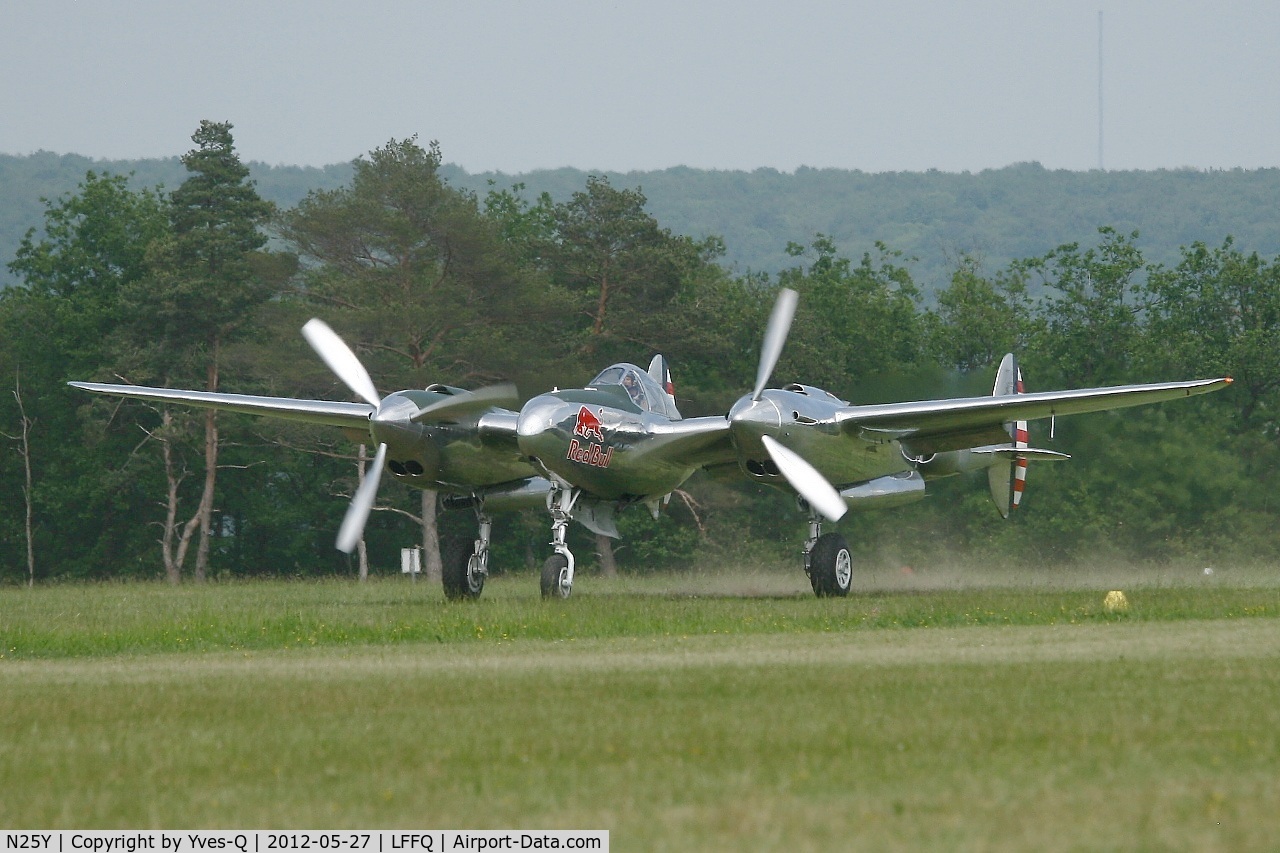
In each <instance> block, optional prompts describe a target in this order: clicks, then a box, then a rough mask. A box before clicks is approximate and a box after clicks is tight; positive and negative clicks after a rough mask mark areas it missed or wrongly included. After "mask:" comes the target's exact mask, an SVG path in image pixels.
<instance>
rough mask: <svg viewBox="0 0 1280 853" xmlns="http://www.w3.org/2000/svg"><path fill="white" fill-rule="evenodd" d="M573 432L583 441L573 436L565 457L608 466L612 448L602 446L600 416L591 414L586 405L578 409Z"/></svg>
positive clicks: (602, 432)
mask: <svg viewBox="0 0 1280 853" xmlns="http://www.w3.org/2000/svg"><path fill="white" fill-rule="evenodd" d="M573 434H574V435H576V436H578V437H579V438H582V439H583V441H578V439H577V438H575V439H572V440H571V441H570V442H569V451H568V453H566V454H565V458H566V459H569V460H571V461H573V462H579V463H581V464H583V465H592V466H594V467H596V468H608V467H609V463H610V462H612V461H613V448H612V447H605V446H604V429H603V428H602V427H601V425H600V418H599V417H597V416H596V415H593V414H592V413H591V410H590V409H588V408H587V407H586V406H583V407H582V408H580V409H578V417H577V419H576V420H575V421H574V423H573Z"/></svg>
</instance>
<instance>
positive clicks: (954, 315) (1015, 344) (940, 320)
mask: <svg viewBox="0 0 1280 853" xmlns="http://www.w3.org/2000/svg"><path fill="white" fill-rule="evenodd" d="M925 323H926V326H927V328H928V348H929V352H930V354H931V355H932V356H933V357H934V358H936V359H937V360H938V362H939V363H940V364H942V365H944V366H946V367H953V368H955V369H957V370H977V369H985V368H989V367H993V366H994V365H996V364H998V363H999V362H1000V359H1001V358H1002V357H1003V356H1004V354H1005V353H1007V352H1019V353H1020V352H1021V351H1022V350H1023V349H1025V347H1026V341H1027V337H1028V334H1029V330H1030V327H1031V306H1030V304H1029V301H1028V298H1027V288H1026V277H1025V274H1023V273H1022V272H1021V271H1020V270H1019V269H1017V268H1014V269H1013V270H1011V271H1009V272H1004V271H1002V272H1001V273H999V274H997V275H996V276H995V277H994V278H987V277H984V276H983V275H982V274H981V272H980V270H979V269H978V264H977V262H976V261H974V260H973V259H972V258H969V257H966V258H964V259H962V260H961V262H960V265H959V266H958V267H957V268H956V270H955V272H953V273H952V274H951V282H950V285H949V286H948V287H947V288H946V289H945V290H942V291H940V292H939V293H938V307H937V308H936V309H935V310H933V311H929V312H927V313H926V315H925Z"/></svg>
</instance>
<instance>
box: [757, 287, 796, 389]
mask: <svg viewBox="0 0 1280 853" xmlns="http://www.w3.org/2000/svg"><path fill="white" fill-rule="evenodd" d="M798 300H799V296H798V295H797V294H796V292H795V291H794V290H789V289H787V288H783V289H782V290H779V291H778V301H777V302H775V303H773V313H772V314H770V315H769V325H767V326H765V329H764V345H763V346H761V347H760V366H759V367H758V368H756V389H755V391H754V392H752V394H751V399H752V400H759V399H760V395H761V394H763V393H764V386H765V383H767V382H768V381H769V377H770V376H772V375H773V369H774V368H775V367H777V365H778V358H779V357H780V356H781V355H782V347H783V345H784V344H786V342H787V333H788V332H789V331H791V320H792V319H793V318H794V317H795V316H796V302H797V301H798Z"/></svg>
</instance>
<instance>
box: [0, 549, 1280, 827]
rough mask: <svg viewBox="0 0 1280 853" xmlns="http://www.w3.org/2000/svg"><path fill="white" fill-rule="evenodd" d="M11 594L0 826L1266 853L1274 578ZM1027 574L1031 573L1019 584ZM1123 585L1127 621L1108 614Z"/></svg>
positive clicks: (1275, 728) (1271, 788) (1277, 776)
mask: <svg viewBox="0 0 1280 853" xmlns="http://www.w3.org/2000/svg"><path fill="white" fill-rule="evenodd" d="M798 580H799V583H797V582H796V579H795V578H792V577H790V576H782V575H774V574H771V573H761V574H758V575H740V574H732V573H727V574H723V575H703V576H690V577H680V576H671V577H658V578H648V579H622V580H618V581H612V582H606V581H602V580H599V579H595V578H587V577H584V578H582V579H581V580H580V582H579V586H578V588H577V590H576V591H575V594H574V598H573V599H571V600H569V601H568V602H558V603H544V602H541V601H539V600H538V599H537V589H536V579H533V578H530V577H516V578H502V579H499V580H497V581H495V582H492V583H491V585H490V588H489V589H486V591H485V598H484V599H482V600H481V601H479V602H475V603H471V604H463V605H447V604H445V603H444V602H443V601H442V600H441V597H440V595H439V591H438V590H436V589H434V588H430V587H428V586H427V585H425V584H421V583H420V584H417V585H416V586H415V585H411V584H409V583H407V582H405V581H403V580H401V579H395V580H391V581H381V582H376V583H370V584H367V585H363V586H361V585H357V584H353V583H346V582H333V581H331V582H324V583H308V582H292V583H290V582H262V583H232V584H211V585H208V586H206V587H202V588H197V587H182V588H178V589H172V588H169V587H166V586H161V585H152V584H120V585H115V584H108V585H90V586H58V587H48V588H37V589H35V590H26V589H17V588H8V589H0V640H2V641H3V651H4V655H5V657H4V659H3V660H0V721H2V722H0V791H2V792H3V795H2V796H0V825H4V826H6V827H18V826H21V827H28V828H35V827H64V828H70V827H102V828H115V827H121V828H124V827H227V828H237V827H251V828H258V827H264V828H265V827H300V828H327V827H363V828H392V827H411V826H416V827H436V828H467V827H476V828H484V827H488V828H512V827H516V828H600V829H609V830H611V832H612V843H613V845H614V847H615V849H618V850H650V849H680V850H683V849H779V850H781V849H787V850H792V849H801V850H803V849H848V848H849V847H850V846H852V847H855V848H861V849H919V848H932V849H947V850H950V849H957V848H959V849H983V848H994V849H1109V848H1110V849H1114V848H1124V849H1134V848H1138V849H1143V848H1147V849H1187V850H1205V849H1210V850H1212V849H1221V850H1242V849H1270V848H1271V847H1272V846H1273V845H1274V839H1275V838H1276V837H1277V835H1278V834H1280V817H1277V815H1276V813H1275V803H1277V802H1280V771H1278V770H1277V769H1276V768H1277V767H1278V766H1280V678H1277V677H1276V673H1277V671H1278V669H1277V665H1278V664H1280V618H1277V617H1280V581H1277V580H1275V579H1273V578H1271V576H1270V573H1269V572H1267V571H1265V570H1262V571H1256V572H1253V573H1245V572H1240V573H1235V574H1233V573H1232V572H1230V571H1219V572H1218V573H1217V574H1215V575H1214V576H1213V577H1212V578H1204V577H1201V576H1199V575H1197V574H1192V573H1189V572H1188V573H1184V574H1182V575H1180V576H1178V577H1176V578H1171V577H1157V578H1152V577H1143V578H1142V581H1143V582H1142V583H1138V584H1132V585H1121V584H1116V583H1114V580H1115V578H1111V577H1108V578H1105V579H1104V580H1105V581H1106V583H1104V584H1102V585H1097V586H1092V585H1089V584H1085V585H1080V584H1078V583H1064V582H1055V583H1043V582H1039V581H1036V580H1032V579H1027V578H1022V579H1018V578H1010V577H1008V576H1004V575H1000V576H986V577H978V578H975V583H974V584H973V585H965V584H964V583H963V581H962V580H961V579H959V578H950V577H948V578H928V577H926V578H921V577H920V576H918V575H914V574H912V575H906V574H897V573H895V574H893V576H892V577H890V576H889V575H888V574H886V576H885V577H882V578H880V579H879V580H878V581H876V580H874V579H864V580H863V582H862V585H863V588H862V589H861V591H860V593H859V595H858V596H857V597H852V598H849V599H846V600H837V601H832V600H823V601H819V600H816V599H814V598H812V597H811V596H809V595H806V594H804V590H803V588H802V584H803V578H802V577H801V578H799V579H798ZM1015 582H1017V585H1013V584H1014V583H1015ZM1108 588H1124V589H1125V590H1126V592H1127V593H1128V596H1129V599H1130V602H1131V609H1130V611H1129V612H1128V613H1127V614H1123V615H1115V614H1107V613H1105V612H1104V611H1103V608H1102V597H1103V593H1104V592H1105V591H1106V589H1108Z"/></svg>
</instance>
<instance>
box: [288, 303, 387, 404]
mask: <svg viewBox="0 0 1280 853" xmlns="http://www.w3.org/2000/svg"><path fill="white" fill-rule="evenodd" d="M302 336H303V337H304V338H306V339H307V343H309V344H311V348H312V349H313V350H315V351H316V354H317V355H319V356H320V358H322V359H323V360H324V363H325V364H327V365H329V369H330V370H332V371H333V372H334V373H335V374H336V375H337V377H338V378H339V379H341V380H342V382H343V384H345V385H346V386H347V387H348V388H350V389H351V393H353V394H355V395H356V396H357V397H359V398H360V399H361V400H364V401H365V402H366V403H368V404H369V405H371V406H377V405H378V404H380V403H381V402H382V398H381V397H379V396H378V389H377V388H375V387H374V385H373V380H372V379H370V378H369V371H367V370H365V369H364V365H363V364H361V363H360V359H358V358H356V354H355V353H354V352H352V351H351V347H349V346H347V344H346V342H345V341H344V340H342V338H340V337H338V333H337V332H335V331H334V330H333V329H331V328H329V326H328V324H326V323H325V322H324V321H323V320H318V319H315V318H312V319H310V320H308V321H307V324H306V325H305V326H303V327H302Z"/></svg>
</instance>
